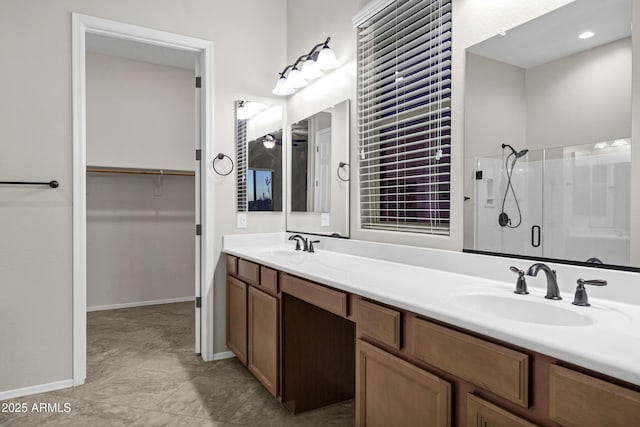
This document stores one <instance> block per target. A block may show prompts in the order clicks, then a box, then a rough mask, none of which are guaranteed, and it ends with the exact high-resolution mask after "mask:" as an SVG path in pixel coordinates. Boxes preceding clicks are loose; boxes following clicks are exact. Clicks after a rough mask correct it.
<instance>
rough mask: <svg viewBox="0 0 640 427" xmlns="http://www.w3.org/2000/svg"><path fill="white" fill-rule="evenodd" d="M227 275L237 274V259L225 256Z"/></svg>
mask: <svg viewBox="0 0 640 427" xmlns="http://www.w3.org/2000/svg"><path fill="white" fill-rule="evenodd" d="M227 274H238V258H236V257H234V256H233V255H227Z"/></svg>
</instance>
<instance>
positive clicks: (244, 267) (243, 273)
mask: <svg viewBox="0 0 640 427" xmlns="http://www.w3.org/2000/svg"><path fill="white" fill-rule="evenodd" d="M238 276H240V277H241V278H242V279H243V280H245V281H246V282H247V283H250V284H252V285H254V286H258V281H259V279H260V266H259V265H258V264H256V263H254V262H251V261H246V260H244V259H239V260H238Z"/></svg>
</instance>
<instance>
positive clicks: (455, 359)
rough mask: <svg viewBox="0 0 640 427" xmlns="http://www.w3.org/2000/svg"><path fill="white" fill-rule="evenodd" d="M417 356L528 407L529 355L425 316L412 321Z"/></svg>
mask: <svg viewBox="0 0 640 427" xmlns="http://www.w3.org/2000/svg"><path fill="white" fill-rule="evenodd" d="M410 340H411V349H412V350H411V351H412V352H413V355H414V357H415V358H416V359H418V360H421V361H423V362H425V363H428V364H430V365H432V366H435V367H436V368H439V369H442V370H443V371H446V372H449V373H451V374H453V375H456V376H458V377H460V378H462V379H464V380H466V381H468V382H470V383H473V384H475V385H477V386H479V387H482V388H483V389H485V390H487V391H490V392H492V393H495V394H496V395H498V396H501V397H503V398H505V399H507V400H510V401H512V402H515V403H517V404H519V405H521V406H524V407H525V408H528V407H529V356H528V355H526V354H524V353H520V352H518V351H515V350H511V349H509V348H506V347H503V346H501V345H498V344H493V343H490V342H487V341H484V340H482V339H479V338H476V337H472V336H470V335H467V334H464V333H462V332H458V331H454V330H452V329H449V328H445V327H443V326H440V325H436V324H434V323H431V322H428V321H426V320H423V319H419V318H414V319H413V322H412V328H411V334H410Z"/></svg>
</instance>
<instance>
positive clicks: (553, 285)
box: [527, 262, 562, 299]
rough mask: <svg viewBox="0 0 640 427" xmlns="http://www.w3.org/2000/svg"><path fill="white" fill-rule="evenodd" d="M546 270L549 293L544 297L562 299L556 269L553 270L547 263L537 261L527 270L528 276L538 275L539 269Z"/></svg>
mask: <svg viewBox="0 0 640 427" xmlns="http://www.w3.org/2000/svg"><path fill="white" fill-rule="evenodd" d="M540 270H542V271H544V273H545V274H546V276H547V295H545V296H544V297H545V298H547V299H562V297H561V296H560V289H559V288H558V280H557V278H556V271H555V270H552V269H550V268H549V266H547V265H546V264H543V263H541V262H537V263H535V264H533V265H532V266H531V267H529V269H528V270H527V276H537V275H538V271H540Z"/></svg>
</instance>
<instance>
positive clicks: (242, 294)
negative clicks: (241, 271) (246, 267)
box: [227, 276, 247, 365]
mask: <svg viewBox="0 0 640 427" xmlns="http://www.w3.org/2000/svg"><path fill="white" fill-rule="evenodd" d="M227 347H229V349H230V350H231V351H233V352H234V353H235V355H236V356H238V360H240V361H241V362H242V363H244V364H245V365H246V364H247V284H246V283H244V282H242V281H240V280H238V279H236V278H233V277H231V276H227Z"/></svg>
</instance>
